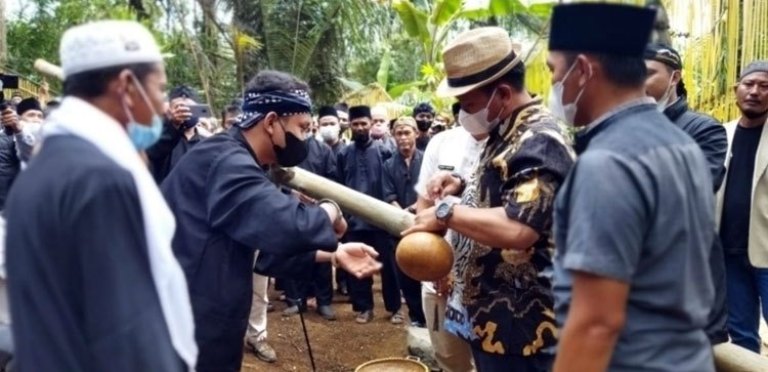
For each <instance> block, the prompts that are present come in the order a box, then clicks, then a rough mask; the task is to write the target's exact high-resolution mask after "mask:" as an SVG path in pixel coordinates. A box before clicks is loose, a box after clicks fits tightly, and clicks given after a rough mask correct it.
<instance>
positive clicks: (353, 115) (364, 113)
mask: <svg viewBox="0 0 768 372" xmlns="http://www.w3.org/2000/svg"><path fill="white" fill-rule="evenodd" d="M357 118H369V119H370V118H371V108H370V107H368V106H353V107H350V108H349V121H352V120H355V119H357Z"/></svg>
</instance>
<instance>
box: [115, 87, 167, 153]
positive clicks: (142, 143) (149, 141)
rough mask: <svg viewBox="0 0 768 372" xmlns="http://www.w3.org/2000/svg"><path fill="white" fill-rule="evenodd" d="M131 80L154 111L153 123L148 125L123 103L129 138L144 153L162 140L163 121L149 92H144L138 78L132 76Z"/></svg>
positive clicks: (146, 103) (145, 102)
mask: <svg viewBox="0 0 768 372" xmlns="http://www.w3.org/2000/svg"><path fill="white" fill-rule="evenodd" d="M131 79H133V82H134V83H135V84H136V89H138V91H139V94H140V95H141V98H142V99H143V100H144V104H145V105H147V107H149V109H150V110H151V111H152V121H151V122H150V123H149V124H148V125H147V124H143V123H139V122H137V121H136V120H135V119H134V118H133V114H132V113H131V110H128V106H127V105H126V104H125V101H123V109H125V114H126V115H127V116H128V125H127V126H126V128H125V129H126V131H127V132H128V137H129V138H130V139H131V142H132V143H133V146H134V147H136V149H137V150H139V151H144V150H146V149H148V148H149V147H150V146H152V145H154V144H155V142H157V140H159V139H160V135H161V134H162V133H163V119H162V118H160V115H158V114H157V112H155V109H154V107H152V104H151V103H150V101H149V97H147V92H146V91H144V87H143V86H142V85H141V83H139V80H138V79H136V76H135V75H133V74H131Z"/></svg>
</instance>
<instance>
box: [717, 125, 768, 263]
mask: <svg viewBox="0 0 768 372" xmlns="http://www.w3.org/2000/svg"><path fill="white" fill-rule="evenodd" d="M762 132H763V127H762V126H759V127H755V128H744V127H742V126H737V127H736V133H735V134H734V136H733V145H732V146H731V160H730V161H729V163H728V179H727V180H726V181H725V182H726V186H725V195H724V201H723V215H722V222H721V224H720V239H722V241H723V248H725V251H726V252H727V253H743V252H746V251H747V242H748V241H749V213H750V210H751V209H752V208H751V207H752V205H751V204H752V174H753V173H754V170H755V155H756V154H757V146H758V144H759V143H760V135H761V134H762Z"/></svg>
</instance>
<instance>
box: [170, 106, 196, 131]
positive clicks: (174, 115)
mask: <svg viewBox="0 0 768 372" xmlns="http://www.w3.org/2000/svg"><path fill="white" fill-rule="evenodd" d="M170 117H171V122H172V123H173V125H174V126H175V127H176V128H178V127H179V126H180V125H181V124H183V123H184V122H185V121H187V120H189V119H191V118H192V112H191V111H190V110H189V107H188V106H187V105H185V104H183V103H177V104H176V105H174V106H173V107H171V112H170Z"/></svg>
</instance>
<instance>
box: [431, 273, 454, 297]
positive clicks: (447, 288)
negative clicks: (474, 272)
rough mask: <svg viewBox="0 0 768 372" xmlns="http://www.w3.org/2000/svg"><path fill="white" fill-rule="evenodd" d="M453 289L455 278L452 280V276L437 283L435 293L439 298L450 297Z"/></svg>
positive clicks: (449, 275)
mask: <svg viewBox="0 0 768 372" xmlns="http://www.w3.org/2000/svg"><path fill="white" fill-rule="evenodd" d="M452 288H453V278H451V274H448V275H447V276H446V277H445V278H442V279H440V280H438V281H436V282H435V292H437V295H438V296H448V295H449V294H451V289H452Z"/></svg>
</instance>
